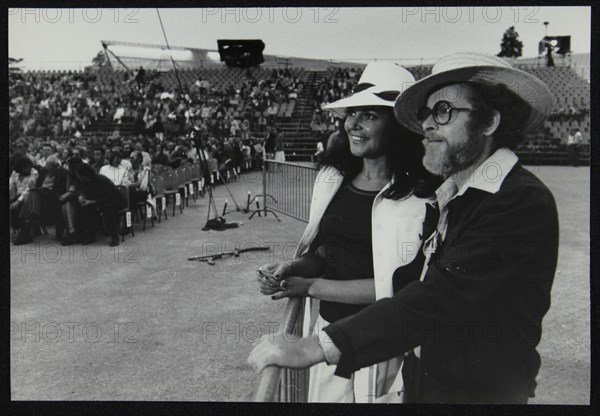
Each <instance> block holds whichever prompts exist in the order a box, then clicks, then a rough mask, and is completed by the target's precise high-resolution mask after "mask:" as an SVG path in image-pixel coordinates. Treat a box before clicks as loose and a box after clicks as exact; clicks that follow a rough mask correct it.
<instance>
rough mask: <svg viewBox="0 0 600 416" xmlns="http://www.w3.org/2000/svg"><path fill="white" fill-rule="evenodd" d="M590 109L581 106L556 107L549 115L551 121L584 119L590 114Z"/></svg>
mask: <svg viewBox="0 0 600 416" xmlns="http://www.w3.org/2000/svg"><path fill="white" fill-rule="evenodd" d="M589 113H590V110H589V109H588V108H580V107H577V106H569V107H568V108H564V107H558V108H556V107H554V108H553V109H552V111H551V112H550V115H549V116H548V120H549V121H556V120H557V121H560V122H562V121H571V120H576V121H582V120H583V119H584V118H585V116H587V115H589Z"/></svg>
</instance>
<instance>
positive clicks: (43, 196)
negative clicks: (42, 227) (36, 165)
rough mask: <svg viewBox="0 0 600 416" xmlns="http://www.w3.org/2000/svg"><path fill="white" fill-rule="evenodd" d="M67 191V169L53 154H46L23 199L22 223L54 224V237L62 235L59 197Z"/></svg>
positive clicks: (62, 226)
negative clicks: (36, 176) (38, 172)
mask: <svg viewBox="0 0 600 416" xmlns="http://www.w3.org/2000/svg"><path fill="white" fill-rule="evenodd" d="M66 191H67V171H66V170H65V169H63V168H62V167H61V166H60V165H59V162H58V158H57V157H56V156H55V155H51V156H48V158H47V159H46V163H45V166H44V167H43V168H42V169H41V171H40V175H39V177H38V179H37V181H36V185H35V188H32V189H30V190H29V194H28V195H27V197H26V198H25V200H24V204H23V209H22V211H21V218H22V219H23V221H24V223H29V224H34V223H37V222H42V223H44V224H54V225H55V226H56V239H57V240H58V239H60V238H61V237H62V233H63V229H64V223H63V220H62V215H61V202H60V200H59V197H60V196H61V195H63V194H64V193H65V192H66Z"/></svg>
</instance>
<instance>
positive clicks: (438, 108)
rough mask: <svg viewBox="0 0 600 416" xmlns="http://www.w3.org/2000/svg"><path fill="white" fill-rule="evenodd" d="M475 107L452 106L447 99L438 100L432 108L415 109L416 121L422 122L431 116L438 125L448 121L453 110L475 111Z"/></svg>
mask: <svg viewBox="0 0 600 416" xmlns="http://www.w3.org/2000/svg"><path fill="white" fill-rule="evenodd" d="M475 110H477V109H476V108H456V107H452V106H451V105H450V103H449V102H448V101H438V102H437V103H435V104H434V105H433V108H429V107H427V106H423V107H421V108H420V109H419V111H417V122H418V123H419V124H423V123H424V122H425V120H427V119H428V118H429V116H433V121H435V122H436V123H437V124H438V125H440V126H443V125H444V124H448V123H450V121H451V120H452V112H453V111H475Z"/></svg>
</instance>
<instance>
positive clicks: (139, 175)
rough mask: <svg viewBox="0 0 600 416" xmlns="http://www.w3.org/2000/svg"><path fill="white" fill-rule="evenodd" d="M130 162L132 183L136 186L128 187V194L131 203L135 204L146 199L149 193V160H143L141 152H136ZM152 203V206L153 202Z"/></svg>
mask: <svg viewBox="0 0 600 416" xmlns="http://www.w3.org/2000/svg"><path fill="white" fill-rule="evenodd" d="M132 163H133V175H134V179H135V182H134V183H135V184H137V186H135V187H130V188H129V192H130V194H129V195H130V196H131V204H132V205H135V204H137V203H139V202H143V201H148V195H150V186H149V179H150V162H144V158H143V157H142V154H141V153H137V154H136V156H135V158H133V160H132ZM152 205H153V206H154V204H152Z"/></svg>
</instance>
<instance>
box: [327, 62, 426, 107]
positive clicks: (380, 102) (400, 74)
mask: <svg viewBox="0 0 600 416" xmlns="http://www.w3.org/2000/svg"><path fill="white" fill-rule="evenodd" d="M414 83H415V77H413V75H412V74H411V73H410V72H409V71H408V70H406V69H405V68H403V67H402V66H400V65H399V64H396V63H392V62H372V63H370V64H368V65H367V66H366V68H365V70H364V71H363V73H362V75H361V77H360V80H359V81H358V84H357V85H356V86H355V87H354V88H353V89H352V91H353V94H352V95H351V96H350V97H347V98H342V99H341V100H338V101H335V102H333V103H330V104H327V105H326V106H324V107H323V109H325V110H328V111H331V112H332V113H334V114H335V115H336V116H337V117H339V118H344V117H345V116H346V109H347V108H349V107H362V106H384V107H394V101H395V100H396V98H397V97H398V95H399V94H402V92H403V91H404V90H405V89H406V88H408V87H409V86H410V85H413V84H414Z"/></svg>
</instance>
